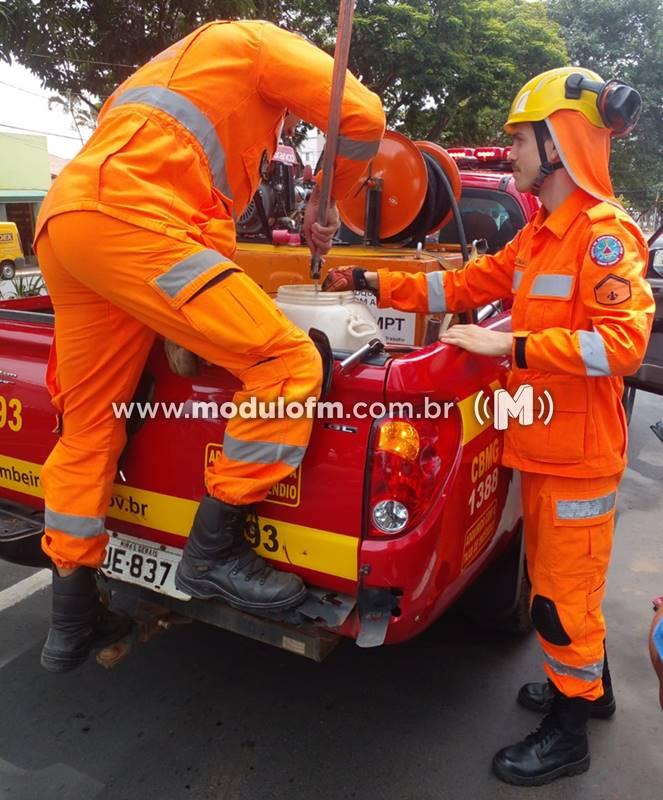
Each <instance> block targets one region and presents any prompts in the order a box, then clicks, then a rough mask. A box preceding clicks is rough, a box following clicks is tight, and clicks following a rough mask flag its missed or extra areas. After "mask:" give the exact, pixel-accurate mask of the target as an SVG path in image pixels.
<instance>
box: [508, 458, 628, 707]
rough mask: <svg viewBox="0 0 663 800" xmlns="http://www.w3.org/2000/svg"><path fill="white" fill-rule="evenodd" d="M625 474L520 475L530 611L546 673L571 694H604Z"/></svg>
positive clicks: (587, 697) (583, 695) (564, 691)
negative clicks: (609, 588) (607, 611)
mask: <svg viewBox="0 0 663 800" xmlns="http://www.w3.org/2000/svg"><path fill="white" fill-rule="evenodd" d="M621 474H622V473H621V472H620V473H619V474H617V475H613V476H611V477H606V478H564V477H560V476H557V475H542V474H536V473H531V472H523V473H522V499H523V516H524V525H525V552H526V556H527V566H528V571H529V576H530V580H531V583H532V596H531V598H532V599H531V614H532V620H533V622H534V626H535V628H536V632H537V636H538V638H539V642H540V643H541V646H542V648H543V653H544V659H545V662H544V666H545V671H546V673H547V675H548V677H549V678H550V680H551V681H552V682H553V683H554V684H555V686H556V687H557V688H558V689H559V690H560V691H561V692H562V693H563V694H565V695H566V696H567V697H584V698H586V699H587V700H595V699H597V698H598V697H600V696H601V694H602V693H603V686H602V681H601V675H602V673H603V659H604V640H605V620H604V618H603V614H602V613H601V601H602V600H603V595H604V594H605V582H606V576H607V572H608V564H609V562H610V551H611V548H612V534H613V529H614V517H615V502H616V493H617V486H618V484H619V481H620V479H621Z"/></svg>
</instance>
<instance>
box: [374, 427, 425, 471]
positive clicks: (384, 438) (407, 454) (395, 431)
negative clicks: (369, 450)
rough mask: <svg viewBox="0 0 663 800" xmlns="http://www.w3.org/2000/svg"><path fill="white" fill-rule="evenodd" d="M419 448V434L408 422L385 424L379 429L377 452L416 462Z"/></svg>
mask: <svg viewBox="0 0 663 800" xmlns="http://www.w3.org/2000/svg"><path fill="white" fill-rule="evenodd" d="M420 446H421V444H420V440H419V433H418V431H417V429H416V428H415V427H414V425H410V423H409V422H386V423H385V424H384V425H383V426H382V427H381V428H380V438H379V439H378V447H377V449H378V450H382V451H383V452H387V453H393V454H394V455H397V456H400V458H404V459H405V460H406V461H416V460H417V457H418V455H419V449H420Z"/></svg>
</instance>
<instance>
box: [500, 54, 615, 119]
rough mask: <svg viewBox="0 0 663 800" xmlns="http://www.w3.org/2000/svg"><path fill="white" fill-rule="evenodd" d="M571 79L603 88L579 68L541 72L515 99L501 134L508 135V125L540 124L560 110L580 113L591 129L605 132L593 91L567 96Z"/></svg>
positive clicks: (588, 71) (600, 81)
mask: <svg viewBox="0 0 663 800" xmlns="http://www.w3.org/2000/svg"><path fill="white" fill-rule="evenodd" d="M572 75H580V76H582V78H583V79H585V80H587V81H591V83H592V84H593V86H594V85H596V84H597V83H598V84H599V85H600V86H603V80H602V79H601V77H600V76H599V75H597V73H596V72H592V71H591V70H590V69H583V68H582V67H559V68H558V69H551V70H548V72H542V73H541V74H540V75H537V76H536V77H535V78H532V79H531V80H529V81H527V83H526V84H525V85H524V86H523V88H522V89H521V90H520V91H519V92H518V94H517V95H516V97H515V99H514V101H513V103H512V104H511V110H510V111H509V117H508V119H507V121H506V123H505V124H504V130H505V131H506V132H507V133H511V126H512V125H517V124H518V123H519V122H540V121H542V120H544V119H547V118H548V117H549V116H550V115H551V114H553V113H554V112H555V111H559V110H561V109H563V108H567V109H569V110H571V111H580V113H581V114H583V115H584V116H585V117H586V119H587V120H588V121H589V122H591V124H592V125H596V127H597V128H605V127H606V125H605V123H604V121H603V119H602V118H601V113H600V111H599V108H598V105H597V102H596V93H595V92H594V91H592V90H589V91H579V92H574V93H573V94H578V95H579V96H578V97H569V96H568V91H567V80H568V78H570V77H571V76H572ZM592 88H593V87H592Z"/></svg>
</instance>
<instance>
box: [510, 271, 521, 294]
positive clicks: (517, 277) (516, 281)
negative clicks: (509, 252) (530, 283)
mask: <svg viewBox="0 0 663 800" xmlns="http://www.w3.org/2000/svg"><path fill="white" fill-rule="evenodd" d="M523 275H524V273H523V272H522V270H519V269H516V270H514V272H513V281H512V282H511V291H512V292H517V291H518V289H520V284H521V283H522V282H523Z"/></svg>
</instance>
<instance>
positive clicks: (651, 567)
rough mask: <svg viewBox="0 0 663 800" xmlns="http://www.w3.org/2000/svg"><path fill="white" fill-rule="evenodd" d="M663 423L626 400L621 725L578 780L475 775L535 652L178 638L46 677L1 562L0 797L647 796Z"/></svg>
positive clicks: (514, 729) (662, 725) (478, 799)
mask: <svg viewBox="0 0 663 800" xmlns="http://www.w3.org/2000/svg"><path fill="white" fill-rule="evenodd" d="M661 417H663V402H662V401H661V399H660V398H655V397H653V396H650V395H645V394H642V393H639V394H638V397H637V400H636V406H635V411H634V419H633V423H632V426H631V429H632V430H631V446H630V456H631V465H630V468H629V470H628V472H627V474H626V476H625V479H624V482H623V484H622V491H621V496H620V504H619V522H618V527H617V537H616V545H615V556H614V560H613V565H612V569H611V574H610V580H609V589H608V598H607V602H606V604H605V612H606V616H607V618H608V625H609V629H610V636H609V652H610V659H611V666H612V671H613V675H614V679H615V684H616V692H617V700H618V704H619V708H618V712H617V714H616V717H615V718H614V719H613V720H610V721H608V722H605V721H599V720H596V721H593V722H592V725H591V746H592V756H593V765H592V768H591V770H590V771H589V772H588V773H587V774H585V775H583V776H580V777H577V778H573V779H570V780H569V779H564V780H561V781H558V782H557V783H555V784H552V785H550V786H548V787H543V788H541V789H538V790H528V789H518V788H515V787H509V786H505V785H503V784H501V783H499V782H498V781H497V780H496V779H494V778H493V777H492V775H491V774H490V770H489V765H490V759H491V757H492V755H493V753H494V751H495V750H496V749H498V748H499V747H500V746H502V745H504V744H507V743H510V742H511V741H512V740H514V739H516V738H519V737H520V736H521V735H522V734H524V733H526V732H528V731H529V730H530V729H532V728H533V727H535V726H536V724H537V718H536V716H535V715H532V714H531V713H529V712H527V711H524V710H522V709H520V708H519V707H518V706H517V705H516V704H515V701H514V698H515V694H516V691H517V689H518V686H519V685H520V683H521V682H523V681H524V680H526V679H535V678H537V677H539V676H540V675H541V672H540V667H539V654H538V649H537V645H536V643H535V641H534V639H533V638H529V639H526V640H502V639H500V638H499V637H497V636H493V637H491V636H487V635H485V634H479V633H477V632H476V631H470V630H468V629H467V626H466V625H465V624H463V620H462V619H459V618H454V617H453V616H450V617H448V618H447V619H446V620H444V621H443V623H442V624H440V625H438V626H436V627H435V629H432V630H430V631H429V632H427V633H426V634H425V635H424V636H423V637H422V638H420V639H418V640H416V641H413V642H411V643H409V644H407V645H401V646H398V647H391V648H383V649H377V650H360V649H359V648H357V647H355V646H354V645H352V644H350V643H347V644H345V645H342V646H341V647H340V648H338V649H337V650H336V651H335V652H334V653H333V654H332V655H331V656H330V657H329V658H328V660H327V661H326V662H324V663H323V664H321V665H319V664H315V663H313V662H309V661H305V660H303V659H299V658H298V657H297V656H294V655H291V654H288V653H285V652H281V651H277V650H273V649H270V648H268V647H267V646H264V645H260V644H257V643H255V642H251V641H246V640H241V639H239V638H237V637H234V636H232V635H231V634H226V633H224V632H221V631H218V630H214V629H211V628H206V627H204V626H200V625H191V626H183V627H179V628H177V629H175V630H173V631H170V632H168V633H166V634H164V635H163V636H162V637H161V638H159V639H157V640H155V641H152V642H151V643H149V644H147V645H143V646H142V647H141V648H139V649H138V650H137V651H136V652H135V653H134V654H133V655H132V657H131V658H130V659H129V660H127V661H125V662H124V663H123V664H121V665H120V666H119V667H118V668H116V669H115V670H114V671H111V672H105V671H103V670H102V669H101V668H100V667H98V666H96V665H95V664H94V663H89V664H87V665H86V666H85V667H83V668H82V669H80V670H79V671H77V672H74V673H71V674H69V675H65V676H60V677H57V676H53V675H49V674H47V673H45V672H43V671H41V669H40V667H39V663H38V659H39V649H40V646H41V641H42V638H43V636H44V634H45V630H46V626H47V617H48V603H49V593H48V591H47V590H45V589H37V591H33V590H34V589H35V588H36V587H39V586H40V585H43V581H42V578H41V576H40V575H39V574H37V577H31V576H33V575H34V571H32V570H27V569H21V568H17V567H12V566H9V565H2V566H0V642H2V645H1V650H0V708H2V712H3V713H2V715H1V716H0V800H37V798H39V800H51V798H53V800H55V799H56V798H57V800H93V799H94V800H134V799H135V800H138V798H140V799H141V800H143V798H146V797H149V798H156V799H158V800H180V798H195V799H196V800H217V799H220V798H223V800H272V799H273V800H286V798H287V800H341V798H349V799H354V798H356V799H357V800H374V798H380V800H443V799H444V800H447V799H448V800H465V799H466V798H467V799H468V800H469V799H470V798H471V800H500V799H502V798H533V797H536V798H537V800H539V798H540V799H541V800H561V798H564V800H568V798H582V800H650V799H651V798H655V797H660V793H661V786H662V785H663V755H662V752H663V751H662V746H661V743H662V741H663V713H662V712H661V711H660V709H659V708H658V704H657V690H656V688H655V678H654V675H653V672H651V669H650V666H649V663H648V655H647V650H646V634H647V630H648V627H649V622H650V619H651V604H650V599H651V598H652V597H653V596H655V595H657V594H662V593H663V491H661V489H662V482H663V444H661V443H660V442H659V441H658V440H657V439H656V438H655V436H654V435H653V434H652V433H651V431H650V430H649V425H650V424H652V423H654V422H655V421H656V420H657V419H660V418H661ZM26 578H27V579H29V580H31V581H32V583H30V584H27V585H26V584H21V583H20V582H21V581H22V580H25V579H26ZM22 587H23V589H24V590H25V591H22ZM10 590H11V591H13V594H8V591H10ZM29 592H32V593H29ZM22 594H26V595H27V596H26V597H24V598H23V599H20V598H21V595H22ZM11 603H13V604H11Z"/></svg>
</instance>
